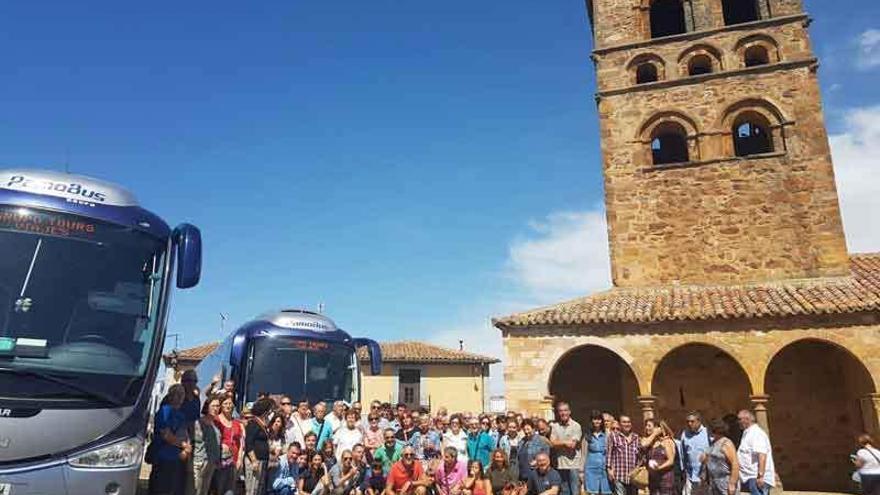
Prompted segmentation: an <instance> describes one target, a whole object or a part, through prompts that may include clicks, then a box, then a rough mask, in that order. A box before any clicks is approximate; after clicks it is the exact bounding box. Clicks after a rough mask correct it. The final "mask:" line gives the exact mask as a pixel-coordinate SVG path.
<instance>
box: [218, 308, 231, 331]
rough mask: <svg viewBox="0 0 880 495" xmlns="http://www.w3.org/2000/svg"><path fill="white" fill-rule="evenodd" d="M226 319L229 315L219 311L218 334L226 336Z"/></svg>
mask: <svg viewBox="0 0 880 495" xmlns="http://www.w3.org/2000/svg"><path fill="white" fill-rule="evenodd" d="M228 319H229V315H227V314H226V313H224V312H223V311H221V312H220V335H221V336H224V337H225V336H226V320H228Z"/></svg>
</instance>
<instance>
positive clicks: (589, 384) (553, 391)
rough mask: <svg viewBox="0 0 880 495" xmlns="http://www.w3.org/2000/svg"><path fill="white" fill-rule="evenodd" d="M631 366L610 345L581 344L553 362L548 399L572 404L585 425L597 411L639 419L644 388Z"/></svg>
mask: <svg viewBox="0 0 880 495" xmlns="http://www.w3.org/2000/svg"><path fill="white" fill-rule="evenodd" d="M631 362H632V358H631V357H630V359H629V360H627V359H626V358H625V357H624V356H623V355H621V354H620V353H618V352H617V351H615V350H614V349H611V348H609V346H607V345H598V344H595V343H584V344H579V345H577V346H575V347H572V348H570V349H568V350H566V351H565V352H563V353H561V355H559V356H557V358H556V359H555V360H554V361H553V366H552V367H551V369H549V370H548V374H547V381H546V382H545V383H547V390H548V392H549V394H548V395H549V396H552V397H553V399H554V401H565V402H568V403H569V404H570V405H571V410H572V416H573V417H574V418H575V419H576V420H577V421H578V422H580V423H581V424H585V421H589V416H590V411H592V410H594V409H595V410H600V411H608V412H611V413H612V414H614V415H620V414H627V415H629V416H632V417H637V416H636V415H637V414H638V411H639V408H638V404H637V401H636V397H638V396H639V395H640V390H641V388H640V384H639V379H638V376H637V375H636V373H637V371H636V370H635V369H634V368H633V367H632V366H630V363H631Z"/></svg>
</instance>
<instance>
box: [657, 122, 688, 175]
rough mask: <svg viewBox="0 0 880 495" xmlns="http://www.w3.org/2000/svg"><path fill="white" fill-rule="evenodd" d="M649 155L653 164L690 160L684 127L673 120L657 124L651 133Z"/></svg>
mask: <svg viewBox="0 0 880 495" xmlns="http://www.w3.org/2000/svg"><path fill="white" fill-rule="evenodd" d="M651 157H652V158H653V162H654V165H668V164H671V163H685V162H688V161H690V156H689V154H688V142H687V131H685V129H684V127H682V126H681V124H678V123H675V122H665V123H663V124H661V125H658V126H657V128H656V129H654V132H653V133H652V134H651Z"/></svg>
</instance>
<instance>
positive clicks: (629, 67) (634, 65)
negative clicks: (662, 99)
mask: <svg viewBox="0 0 880 495" xmlns="http://www.w3.org/2000/svg"><path fill="white" fill-rule="evenodd" d="M645 65H651V66H653V67H654V69H655V70H656V71H657V81H665V80H666V78H667V77H666V61H665V60H663V58H662V57H660V56H659V55H656V54H654V53H640V54H638V55H636V56H634V57H632V58H631V59H630V60H629V62H627V63H626V71H627V72H628V73H629V74H630V80H631V82H635V83H636V84H638V76H637V73H638V70H639V68H641V67H643V66H645Z"/></svg>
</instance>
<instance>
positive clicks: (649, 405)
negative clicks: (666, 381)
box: [636, 395, 657, 419]
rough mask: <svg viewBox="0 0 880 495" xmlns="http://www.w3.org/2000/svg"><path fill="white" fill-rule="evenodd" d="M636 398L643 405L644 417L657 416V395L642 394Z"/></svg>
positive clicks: (651, 417)
mask: <svg viewBox="0 0 880 495" xmlns="http://www.w3.org/2000/svg"><path fill="white" fill-rule="evenodd" d="M636 400H637V401H638V402H639V405H640V406H642V419H653V418H654V416H656V414H655V411H656V405H657V397H655V396H653V395H640V396H638V397H636Z"/></svg>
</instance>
